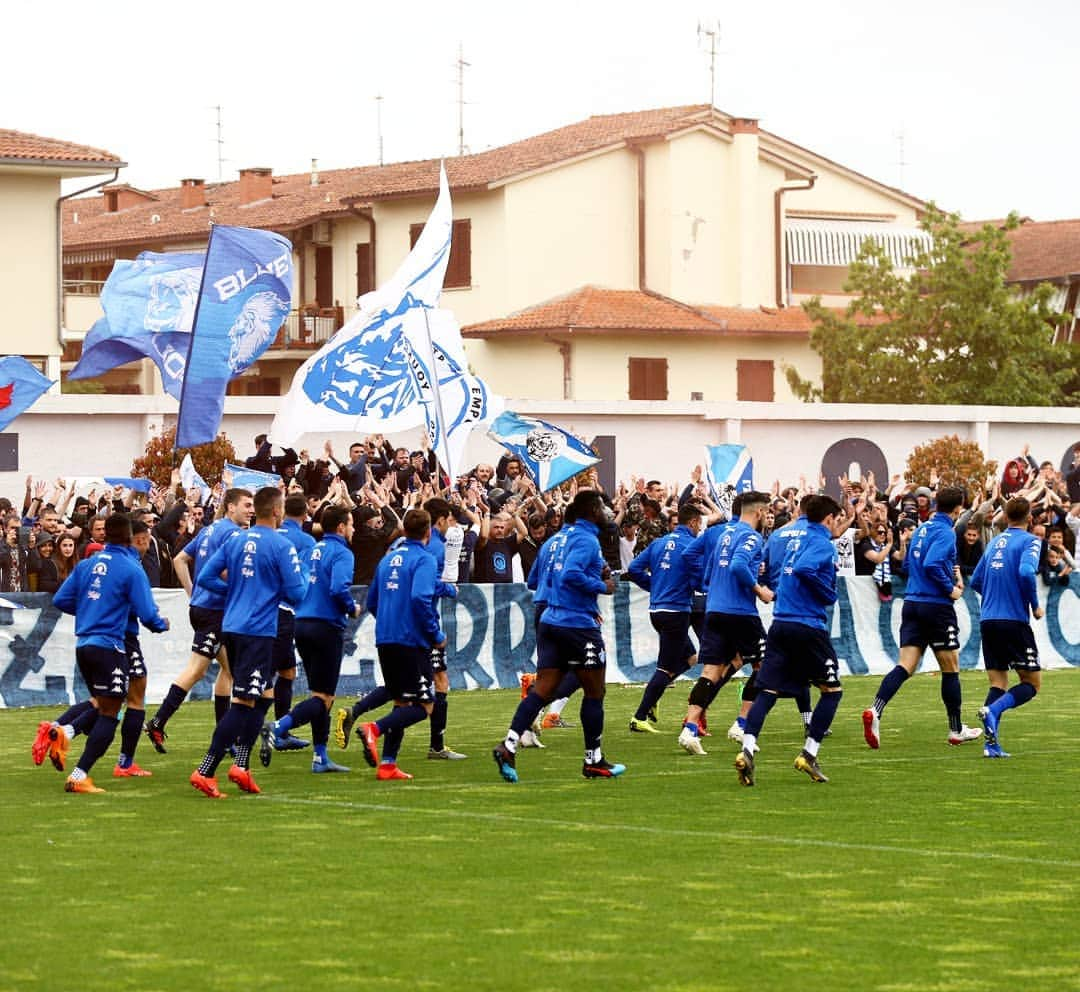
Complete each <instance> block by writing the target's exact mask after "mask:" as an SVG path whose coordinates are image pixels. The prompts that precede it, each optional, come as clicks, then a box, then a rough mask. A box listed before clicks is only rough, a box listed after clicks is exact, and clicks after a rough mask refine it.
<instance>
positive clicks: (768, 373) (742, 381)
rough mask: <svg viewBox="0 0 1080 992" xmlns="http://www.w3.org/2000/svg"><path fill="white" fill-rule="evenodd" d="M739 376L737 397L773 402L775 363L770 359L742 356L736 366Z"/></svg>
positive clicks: (760, 401)
mask: <svg viewBox="0 0 1080 992" xmlns="http://www.w3.org/2000/svg"><path fill="white" fill-rule="evenodd" d="M735 369H736V375H737V377H738V386H737V392H736V398H737V399H740V400H753V401H756V402H759V403H771V402H772V401H773V399H774V398H775V389H774V387H773V378H774V363H773V361H772V359H771V358H769V359H749V358H741V359H739V361H738V362H737V363H736V366H735Z"/></svg>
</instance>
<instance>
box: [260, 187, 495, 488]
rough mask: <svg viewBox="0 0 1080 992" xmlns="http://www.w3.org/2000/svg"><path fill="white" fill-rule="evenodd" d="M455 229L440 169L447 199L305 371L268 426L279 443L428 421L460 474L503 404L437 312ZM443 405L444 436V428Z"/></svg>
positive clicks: (445, 315)
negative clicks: (468, 445) (470, 440)
mask: <svg viewBox="0 0 1080 992" xmlns="http://www.w3.org/2000/svg"><path fill="white" fill-rule="evenodd" d="M452 230H453V216H452V211H451V203H450V189H449V186H448V184H447V181H446V173H445V171H444V170H440V175H439V197H438V199H437V200H436V202H435V206H434V208H433V209H432V211H431V215H430V216H429V217H428V220H427V223H426V224H425V225H424V230H423V232H421V234H420V237H419V238H418V239H417V242H416V245H415V246H414V247H413V250H412V251H411V252H410V253H409V255H408V256H407V257H406V259H405V261H404V262H402V264H401V266H400V267H399V268H398V270H397V272H395V273H394V275H393V277H392V278H391V279H390V280H389V281H388V282H387V283H385V284H384V285H383V286H380V287H379V288H378V289H377V290H376V291H375V292H373V293H367V294H365V295H364V296H362V297H360V299H359V300H358V301H357V306H358V308H359V309H358V312H357V314H356V316H355V317H353V318H352V319H351V320H350V321H349V322H348V323H347V324H346V325H345V326H344V327H342V328H341V330H340V331H338V332H337V334H335V335H334V336H333V338H331V339H330V340H329V341H328V342H327V343H326V344H325V345H323V347H322V348H320V349H319V351H318V352H316V353H315V354H314V355H313V356H312V357H311V358H309V359H308V360H307V361H306V362H304V364H303V365H302V366H301V367H300V369H299V370H298V371H297V373H296V376H295V378H294V379H293V382H292V386H291V387H290V388H289V392H288V394H287V395H286V396H284V397H282V400H281V405H280V406H279V408H278V413H277V416H276V417H275V418H274V422H273V424H272V425H271V427H270V437H271V438H272V439H273V440H274V442H275V443H276V444H279V445H283V446H285V447H293V446H295V444H296V442H297V441H298V439H299V438H300V436H301V435H303V434H309V433H315V432H320V433H322V432H327V431H342V432H349V433H354V432H358V431H372V430H375V431H379V432H381V433H386V434H390V433H393V432H395V431H401V430H406V429H408V428H410V427H417V426H419V425H420V424H425V423H426V424H427V426H428V433H429V435H430V436H431V439H432V447H433V449H434V450H435V452H436V454H437V455H438V456H439V457H440V459H441V460H442V461H443V462H444V467H445V468H446V469H447V471H448V472H450V473H451V474H454V473H455V472H456V467H455V462H456V461H458V460H460V457H461V452H462V450H463V449H464V444H465V439H466V438H467V437H468V434H469V432H470V431H471V430H472V429H473V427H474V426H476V424H478V423H483V422H484V421H485V420H486V419H488V418H490V417H491V416H493V415H494V413H495V412H497V410H496V406H497V405H498V404H497V403H496V402H495V400H496V398H495V397H492V396H489V394H488V391H487V387H486V386H485V385H484V383H483V382H482V381H481V380H479V379H477V378H476V377H475V376H471V375H469V374H468V371H467V370H468V365H467V363H466V361H465V357H464V348H463V347H462V345H461V333H460V331H459V330H458V328H457V325H456V323H455V322H454V320H453V316H452V315H451V314H449V312H448V311H439V310H437V306H438V302H439V296H440V295H441V293H442V283H443V277H444V276H445V275H446V265H447V262H448V261H449V258H450V237H451V233H452ZM429 328H430V342H431V343H430V345H429V343H428V330H429ZM433 355H434V363H435V365H436V366H437V367H438V369H439V371H438V379H437V381H438V393H437V395H436V391H435V390H434V389H433V388H432V383H433V382H435V381H436V377H435V375H434V374H433V373H432V371H431V365H432V356H433ZM439 404H441V412H442V416H441V417H440V418H438V419H442V420H443V421H444V422H445V434H446V436H445V437H443V436H442V433H441V432H440V430H439V428H438V426H437V423H436V419H437V418H436V413H437V411H438V410H439ZM433 424H435V425H436V426H434V427H433Z"/></svg>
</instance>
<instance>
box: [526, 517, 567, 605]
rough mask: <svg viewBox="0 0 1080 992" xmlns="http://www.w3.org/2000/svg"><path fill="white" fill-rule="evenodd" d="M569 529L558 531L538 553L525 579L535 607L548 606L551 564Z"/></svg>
mask: <svg viewBox="0 0 1080 992" xmlns="http://www.w3.org/2000/svg"><path fill="white" fill-rule="evenodd" d="M568 529H569V527H564V528H562V529H561V530H557V531H556V532H555V533H554V534H552V535H551V537H549V538H548V539H547V540H546V541H545V542H544V543H543V544H541V545H540V547H539V549H538V550H537V552H536V559H535V560H534V561H533V564H532V568H530V569H529V574H528V575H527V576H526V577H525V584H526V585H527V586H528V587H529V588H530V589H531V590H532V591H533V606H541V607H543V606H547V602H548V595H549V593H548V577H549V576H550V575H551V562H552V561H553V560H554V557H555V550H556V548H557V547H558V546H559V544H561V543H562V542H564V541H565V540H566V531H567V530H568Z"/></svg>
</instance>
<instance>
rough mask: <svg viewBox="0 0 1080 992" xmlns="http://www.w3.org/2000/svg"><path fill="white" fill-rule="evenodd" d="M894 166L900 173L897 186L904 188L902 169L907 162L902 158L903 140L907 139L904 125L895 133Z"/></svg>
mask: <svg viewBox="0 0 1080 992" xmlns="http://www.w3.org/2000/svg"><path fill="white" fill-rule="evenodd" d="M895 137H896V165H897V168H898V170H899V172H900V182H899V183H898V184H897V185H898V187H899V188H900V189H903V188H904V167H905V166H906V165H907V160H906V159H905V158H904V139H905V138H906V137H907V134H906V132H905V131H904V125H903V124H901V125H900V130H899V131H897V132H896V135H895Z"/></svg>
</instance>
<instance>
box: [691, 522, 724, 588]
mask: <svg viewBox="0 0 1080 992" xmlns="http://www.w3.org/2000/svg"><path fill="white" fill-rule="evenodd" d="M725 526H727V525H726V524H713V525H712V526H711V527H707V528H706V529H705V530H704V531H703V532H702V533H701V534H699V535H698V536H697V538H696V539H695V540H694V543H693V544H691V545H690V547H688V548H687V549H686V553H685V554H684V556H683V560H684V563H685V565H686V570H687V572H688V573H689V575H690V583H691V585H693V587H694V588H695V589H697V590H700V591H703V592H707V591H708V589H709V580H710V579H711V578H712V569H713V567H714V565H715V561H716V545H717V543H718V542H719V541H720V536H721V535H722V534H723V533H724V527H725Z"/></svg>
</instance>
